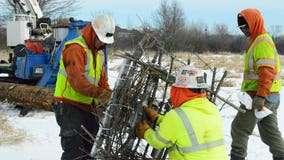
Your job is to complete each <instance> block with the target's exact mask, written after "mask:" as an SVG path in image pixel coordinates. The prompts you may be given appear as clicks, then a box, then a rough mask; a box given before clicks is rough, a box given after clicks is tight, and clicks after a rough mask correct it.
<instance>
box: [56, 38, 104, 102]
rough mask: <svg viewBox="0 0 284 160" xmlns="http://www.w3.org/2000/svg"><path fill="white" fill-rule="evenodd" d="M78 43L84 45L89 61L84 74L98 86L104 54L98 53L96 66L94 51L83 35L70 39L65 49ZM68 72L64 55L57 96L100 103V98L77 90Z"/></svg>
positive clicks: (60, 66)
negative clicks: (69, 80) (88, 45)
mask: <svg viewBox="0 0 284 160" xmlns="http://www.w3.org/2000/svg"><path fill="white" fill-rule="evenodd" d="M73 43H77V44H79V45H80V46H82V47H83V48H84V49H85V51H86V54H87V62H86V64H85V69H84V75H85V77H86V79H88V81H89V82H90V83H92V84H94V85H95V86H98V82H99V80H100V75H101V72H102V67H103V63H104V54H103V53H98V54H97V56H96V68H95V67H94V57H93V53H92V51H91V50H90V49H89V48H88V47H87V44H86V42H85V40H84V38H83V37H82V36H80V37H78V38H75V39H73V40H71V41H68V42H66V43H65V44H64V47H63V50H64V48H65V47H66V46H67V45H70V44H73ZM66 77H67V73H66V70H65V67H64V63H63V56H61V59H60V65H59V71H58V74H57V82H56V87H55V93H54V96H55V97H60V98H65V99H69V100H72V101H76V102H80V103H83V104H88V105H90V104H92V103H93V101H94V103H95V104H96V105H97V104H99V101H98V99H96V98H93V97H86V96H84V95H82V94H80V93H78V92H76V91H75V90H74V89H73V88H72V86H71V85H70V83H69V82H68V80H67V78H66Z"/></svg>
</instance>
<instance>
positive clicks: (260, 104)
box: [252, 96, 265, 111]
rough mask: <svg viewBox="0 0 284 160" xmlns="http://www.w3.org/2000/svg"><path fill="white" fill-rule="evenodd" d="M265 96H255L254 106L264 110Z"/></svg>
mask: <svg viewBox="0 0 284 160" xmlns="http://www.w3.org/2000/svg"><path fill="white" fill-rule="evenodd" d="M264 102H265V98H263V97H260V96H255V97H254V98H253V101H252V107H253V108H255V109H257V110H258V111H261V110H262V107H263V106H264Z"/></svg>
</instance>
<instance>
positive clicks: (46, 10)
mask: <svg viewBox="0 0 284 160" xmlns="http://www.w3.org/2000/svg"><path fill="white" fill-rule="evenodd" d="M38 3H39V6H40V8H41V9H42V10H43V15H45V16H49V17H54V18H58V17H62V16H66V15H67V14H70V13H72V12H74V11H77V10H79V9H80V8H81V5H80V4H81V3H82V2H81V1H78V0H38Z"/></svg>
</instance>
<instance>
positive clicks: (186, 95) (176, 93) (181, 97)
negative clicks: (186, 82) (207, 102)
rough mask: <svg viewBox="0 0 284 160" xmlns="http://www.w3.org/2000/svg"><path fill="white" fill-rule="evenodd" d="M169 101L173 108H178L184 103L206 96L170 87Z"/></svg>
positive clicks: (186, 89) (185, 89)
mask: <svg viewBox="0 0 284 160" xmlns="http://www.w3.org/2000/svg"><path fill="white" fill-rule="evenodd" d="M170 92H171V93H170V94H171V101H172V104H173V107H174V108H178V107H180V106H181V105H182V104H183V103H184V102H186V101H188V100H191V99H194V98H202V97H205V96H206V92H203V93H194V92H192V91H191V90H189V89H188V88H178V87H174V86H172V87H171V91H170Z"/></svg>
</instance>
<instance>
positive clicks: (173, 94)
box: [136, 66, 229, 160]
mask: <svg viewBox="0 0 284 160" xmlns="http://www.w3.org/2000/svg"><path fill="white" fill-rule="evenodd" d="M205 88H207V84H206V83H205V79H204V74H203V73H202V72H201V70H199V69H197V68H195V67H193V66H185V67H182V68H181V69H180V71H179V72H178V75H177V77H176V81H175V83H174V84H173V86H172V87H171V90H170V99H171V101H172V105H173V109H172V110H170V111H169V112H167V113H166V114H165V115H160V114H159V113H158V112H156V111H155V110H154V109H152V108H150V107H144V112H145V113H146V115H147V116H148V120H149V121H150V122H152V123H155V124H156V125H158V126H159V127H158V129H157V130H153V129H152V128H150V126H149V125H148V123H147V121H146V120H144V121H143V122H142V123H140V124H138V125H137V126H136V135H137V137H138V138H144V139H145V140H146V141H147V142H148V143H149V144H150V145H151V146H152V147H154V148H155V149H158V150H160V149H163V148H168V151H169V152H168V153H169V159H172V160H228V159H229V157H228V154H227V151H226V147H225V144H224V137H223V129H222V121H221V116H220V113H219V111H218V109H217V107H216V106H215V105H214V104H213V103H211V102H210V101H209V100H208V99H207V98H206V91H205Z"/></svg>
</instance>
